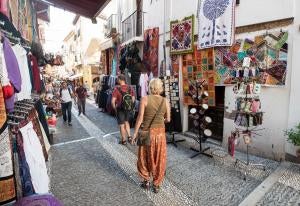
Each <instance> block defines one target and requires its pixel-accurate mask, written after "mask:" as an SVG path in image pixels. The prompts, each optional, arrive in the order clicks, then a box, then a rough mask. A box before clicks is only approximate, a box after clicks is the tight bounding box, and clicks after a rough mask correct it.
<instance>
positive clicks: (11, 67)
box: [3, 38, 22, 112]
mask: <svg viewBox="0 0 300 206" xmlns="http://www.w3.org/2000/svg"><path fill="white" fill-rule="evenodd" d="M3 53H4V58H5V63H6V68H7V74H8V79H9V81H10V83H11V84H12V85H13V87H14V88H15V92H17V93H18V92H20V91H21V84H22V79H21V74H20V68H19V64H18V61H17V58H16V56H15V53H14V51H13V50H12V48H11V46H10V43H9V41H8V40H7V38H4V41H3ZM14 104H15V95H13V96H12V97H10V98H8V99H5V106H6V109H7V111H8V112H13V110H14Z"/></svg>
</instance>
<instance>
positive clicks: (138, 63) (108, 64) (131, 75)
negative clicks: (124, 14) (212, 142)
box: [96, 42, 151, 115]
mask: <svg viewBox="0 0 300 206" xmlns="http://www.w3.org/2000/svg"><path fill="white" fill-rule="evenodd" d="M138 44H139V43H137V42H133V43H130V44H128V45H125V46H123V47H120V46H115V48H114V49H113V48H110V49H107V50H105V51H103V52H102V54H101V63H102V65H103V73H104V74H102V75H100V85H99V88H98V90H97V96H96V103H97V104H98V106H99V108H100V109H101V110H102V111H104V112H107V113H109V114H112V115H113V111H112V108H111V96H112V92H113V89H114V87H115V86H116V84H117V75H116V74H120V73H122V74H124V75H125V77H126V82H127V84H128V85H131V88H132V89H133V91H134V94H135V97H136V99H137V100H139V99H140V98H141V97H143V96H145V95H147V91H148V82H149V77H148V73H147V69H146V67H145V66H144V64H143V63H142V60H141V57H140V53H141V52H140V50H139V46H138ZM116 48H118V49H116ZM115 55H117V56H116V57H115ZM150 76H151V75H150ZM136 104H137V105H138V101H137V102H136ZM137 109H138V107H137V108H136V112H137Z"/></svg>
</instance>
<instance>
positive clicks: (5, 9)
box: [0, 0, 9, 18]
mask: <svg viewBox="0 0 300 206" xmlns="http://www.w3.org/2000/svg"><path fill="white" fill-rule="evenodd" d="M0 12H1V13H2V14H4V15H6V16H7V17H8V18H9V5H8V0H1V1H0Z"/></svg>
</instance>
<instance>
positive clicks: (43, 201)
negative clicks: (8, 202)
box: [14, 194, 63, 206]
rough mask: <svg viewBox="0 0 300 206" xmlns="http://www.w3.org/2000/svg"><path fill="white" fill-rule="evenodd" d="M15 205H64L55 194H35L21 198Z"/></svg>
mask: <svg viewBox="0 0 300 206" xmlns="http://www.w3.org/2000/svg"><path fill="white" fill-rule="evenodd" d="M14 205H15V206H63V204H62V203H61V202H60V201H59V200H57V199H56V198H55V197H54V196H53V195H50V194H47V195H33V196H30V197H24V198H22V199H20V200H19V201H18V202H16V204H14Z"/></svg>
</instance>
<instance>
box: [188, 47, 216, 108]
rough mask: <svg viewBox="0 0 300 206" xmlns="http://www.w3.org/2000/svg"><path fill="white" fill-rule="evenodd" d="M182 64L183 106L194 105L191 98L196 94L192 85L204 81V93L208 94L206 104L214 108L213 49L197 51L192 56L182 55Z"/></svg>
mask: <svg viewBox="0 0 300 206" xmlns="http://www.w3.org/2000/svg"><path fill="white" fill-rule="evenodd" d="M182 58H183V63H182V88H183V95H184V97H183V102H184V104H185V105H194V104H195V101H194V100H193V98H192V96H193V95H195V94H196V91H195V88H194V87H193V85H195V83H196V82H197V81H200V82H201V81H205V82H206V84H205V88H204V89H205V91H207V92H208V94H209V96H208V100H207V102H205V103H207V104H208V105H209V106H215V81H214V76H215V71H214V50H213V48H210V49H204V50H197V49H196V48H195V50H194V54H186V55H183V57H182Z"/></svg>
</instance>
